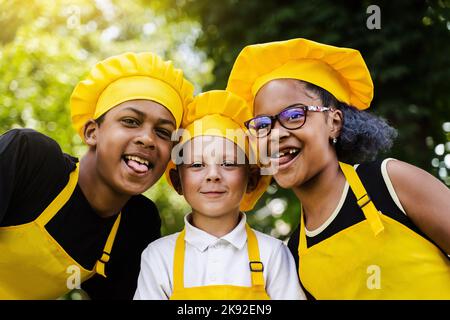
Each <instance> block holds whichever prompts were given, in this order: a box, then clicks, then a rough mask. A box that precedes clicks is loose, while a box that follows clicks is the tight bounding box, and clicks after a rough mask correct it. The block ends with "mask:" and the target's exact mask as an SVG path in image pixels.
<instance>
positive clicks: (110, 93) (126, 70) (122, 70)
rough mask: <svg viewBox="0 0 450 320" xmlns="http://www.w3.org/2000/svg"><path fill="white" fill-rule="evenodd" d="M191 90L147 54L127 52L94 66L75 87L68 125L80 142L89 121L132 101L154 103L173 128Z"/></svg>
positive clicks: (178, 72) (171, 69)
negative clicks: (166, 114) (168, 114)
mask: <svg viewBox="0 0 450 320" xmlns="http://www.w3.org/2000/svg"><path fill="white" fill-rule="evenodd" d="M193 91H194V87H193V85H192V84H191V83H190V82H189V81H187V80H186V79H185V78H184V77H183V71H182V70H180V69H176V68H174V66H173V64H172V62H170V61H164V60H162V59H161V58H160V57H159V56H157V55H156V54H154V53H151V52H142V53H133V52H127V53H124V54H121V55H117V56H113V57H110V58H107V59H105V60H103V61H101V62H99V63H97V64H96V65H95V66H94V67H93V68H92V69H91V72H90V73H89V75H88V76H87V78H86V79H85V80H83V81H81V82H79V83H78V85H77V86H76V87H75V89H74V91H73V93H72V96H71V98H70V109H71V116H72V124H73V126H74V128H75V130H76V131H77V132H78V134H79V135H80V136H81V138H82V139H83V140H84V138H83V128H84V125H85V124H86V122H87V121H88V120H89V119H97V118H98V117H100V116H101V115H103V114H104V113H105V112H107V111H108V110H110V109H112V108H113V107H115V106H117V105H118V104H120V103H122V102H125V101H129V100H135V99H146V100H152V101H155V102H157V103H159V104H161V105H163V106H164V107H166V108H167V109H168V110H169V111H170V112H171V113H172V115H173V116H174V118H175V121H176V126H177V128H178V127H179V126H180V123H181V119H182V117H183V109H184V107H185V106H186V105H187V104H188V103H189V102H190V101H192V95H193Z"/></svg>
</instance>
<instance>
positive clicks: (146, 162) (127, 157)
mask: <svg viewBox="0 0 450 320" xmlns="http://www.w3.org/2000/svg"><path fill="white" fill-rule="evenodd" d="M125 159H128V160H133V161H136V162H139V163H140V164H145V165H146V166H148V165H149V164H150V163H149V162H148V161H147V160H145V159H142V158H139V157H136V156H125Z"/></svg>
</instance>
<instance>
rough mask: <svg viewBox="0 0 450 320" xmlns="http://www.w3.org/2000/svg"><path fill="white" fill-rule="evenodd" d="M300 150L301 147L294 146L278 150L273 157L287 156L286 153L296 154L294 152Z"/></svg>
mask: <svg viewBox="0 0 450 320" xmlns="http://www.w3.org/2000/svg"><path fill="white" fill-rule="evenodd" d="M298 152H300V149H297V148H292V149H288V150H284V151H280V152H276V153H274V154H273V155H272V158H281V157H283V156H285V155H286V154H294V153H298Z"/></svg>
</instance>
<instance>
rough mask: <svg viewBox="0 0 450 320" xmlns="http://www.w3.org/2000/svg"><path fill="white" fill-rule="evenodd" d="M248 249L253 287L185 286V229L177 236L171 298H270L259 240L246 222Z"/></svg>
mask: <svg viewBox="0 0 450 320" xmlns="http://www.w3.org/2000/svg"><path fill="white" fill-rule="evenodd" d="M245 230H246V232H247V250H248V258H249V261H250V263H249V266H250V271H251V272H250V273H251V277H252V286H251V287H241V286H233V285H212V286H202V287H192V288H185V287H184V255H185V242H184V236H185V230H183V231H182V232H181V233H180V235H179V236H178V238H177V242H176V244H175V257H174V264H173V265H174V267H173V279H174V280H173V293H172V296H171V297H170V299H171V300H269V299H270V297H269V296H268V295H267V293H266V290H265V286H264V277H263V264H262V262H261V261H260V258H259V248H258V240H257V239H256V235H255V233H254V232H253V230H251V229H250V227H249V226H248V225H247V224H246V225H245Z"/></svg>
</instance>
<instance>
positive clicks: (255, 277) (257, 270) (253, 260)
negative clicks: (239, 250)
mask: <svg viewBox="0 0 450 320" xmlns="http://www.w3.org/2000/svg"><path fill="white" fill-rule="evenodd" d="M245 231H247V247H248V248H247V250H248V259H249V261H250V262H249V266H250V273H251V275H252V286H253V287H254V286H263V287H264V277H263V270H264V265H263V263H262V262H261V259H260V257H259V246H258V240H257V239H256V235H255V233H254V232H253V230H252V229H251V228H250V226H249V225H248V224H245Z"/></svg>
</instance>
